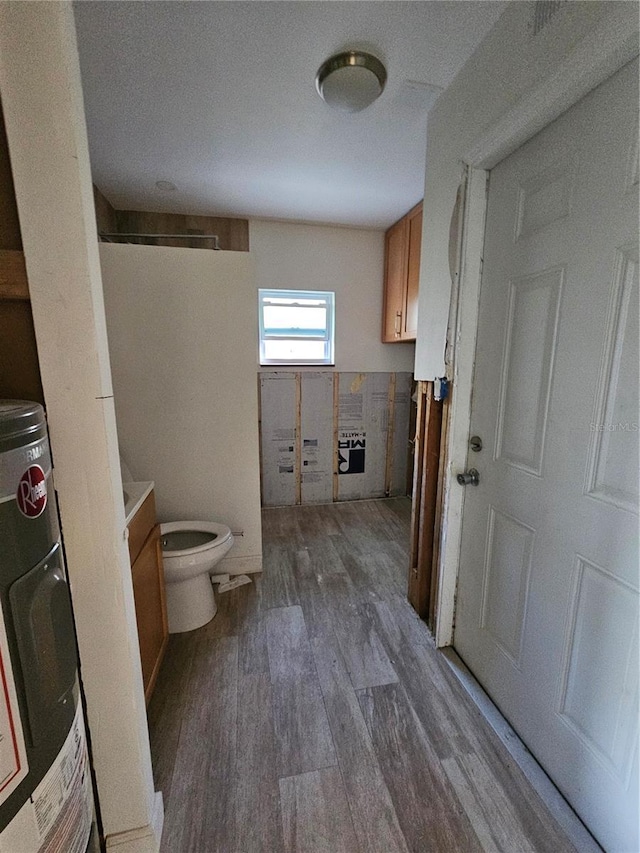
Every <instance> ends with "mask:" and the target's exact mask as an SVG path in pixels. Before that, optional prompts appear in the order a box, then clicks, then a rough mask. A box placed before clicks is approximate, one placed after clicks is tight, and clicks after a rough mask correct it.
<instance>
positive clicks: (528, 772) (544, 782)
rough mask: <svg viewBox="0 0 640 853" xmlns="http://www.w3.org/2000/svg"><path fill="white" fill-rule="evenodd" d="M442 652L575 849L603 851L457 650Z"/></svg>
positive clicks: (594, 851) (597, 852)
mask: <svg viewBox="0 0 640 853" xmlns="http://www.w3.org/2000/svg"><path fill="white" fill-rule="evenodd" d="M440 652H441V653H442V655H443V656H444V658H445V660H446V662H447V663H448V664H449V667H450V668H451V670H452V672H453V673H454V675H455V676H456V678H457V679H458V681H459V682H460V684H461V685H462V686H463V687H464V689H465V690H466V691H467V693H468V694H469V696H470V697H471V699H472V700H473V701H474V703H475V704H476V706H477V708H478V710H479V711H480V713H481V714H482V716H483V717H484V718H485V720H486V721H487V722H488V723H489V725H490V726H491V728H492V729H493V731H494V732H495V733H496V735H497V736H498V738H499V739H500V741H501V742H502V743H503V744H504V746H505V747H506V749H507V751H508V752H509V755H510V756H511V757H512V758H513V760H514V761H515V763H516V764H517V765H518V767H519V768H520V770H522V772H523V773H524V775H525V776H526V777H527V779H528V781H529V783H530V784H531V787H532V788H533V789H534V790H535V791H536V793H537V794H538V796H539V797H540V799H541V800H542V801H543V802H544V804H545V805H546V807H547V808H548V809H549V811H550V812H551V814H552V815H553V817H554V818H555V820H556V821H557V823H558V824H559V825H560V826H561V827H562V829H563V830H564V831H565V832H566V834H567V836H568V837H569V839H570V841H571V842H572V844H573V845H574V846H575V847H576V849H577V850H580V853H602V848H601V847H600V845H599V844H598V842H597V841H596V840H595V838H594V837H593V836H592V835H591V833H590V832H589V830H588V829H587V828H586V826H585V825H584V824H583V823H582V821H581V820H580V818H579V817H578V815H577V814H576V813H575V812H574V810H573V809H572V808H571V806H570V805H569V803H568V802H567V801H566V800H565V798H564V797H563V796H562V794H561V793H560V791H559V790H558V789H557V788H556V786H555V785H554V784H553V782H552V781H551V779H550V778H549V777H548V776H547V774H546V773H545V771H544V770H543V769H542V767H541V766H540V765H539V764H538V762H537V761H536V759H535V758H534V757H533V755H532V754H531V753H530V752H529V750H528V749H527V747H526V746H525V745H524V743H523V742H522V741H521V740H520V738H519V736H518V735H517V734H516V732H515V731H514V730H513V729H512V728H511V726H510V725H509V723H508V722H507V720H505V718H504V717H503V716H502V714H501V713H500V710H499V709H498V708H497V707H496V706H495V705H494V704H493V702H492V701H491V699H490V698H489V696H488V695H487V694H486V693H485V692H484V690H483V689H482V687H481V686H480V684H479V683H478V681H477V680H476V679H475V677H474V675H473V673H472V672H471V671H470V670H469V669H468V668H467V666H466V665H465V663H464V661H463V660H462V659H461V658H460V657H459V655H458V654H457V652H456V651H455V649H453V648H452V647H451V646H448V647H446V648H444V649H440Z"/></svg>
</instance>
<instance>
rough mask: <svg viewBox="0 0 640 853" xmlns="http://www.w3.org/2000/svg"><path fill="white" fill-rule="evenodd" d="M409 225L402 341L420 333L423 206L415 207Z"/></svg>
mask: <svg viewBox="0 0 640 853" xmlns="http://www.w3.org/2000/svg"><path fill="white" fill-rule="evenodd" d="M407 218H408V223H407V232H408V233H407V239H408V241H409V251H408V258H407V291H406V302H405V305H404V312H403V313H404V317H403V319H404V323H403V328H402V339H403V340H412V341H414V340H415V338H416V333H417V331H418V287H419V285H420V249H421V246H422V204H419V205H418V206H417V207H414V208H413V210H412V211H411V213H410V214H409V216H408V217H407Z"/></svg>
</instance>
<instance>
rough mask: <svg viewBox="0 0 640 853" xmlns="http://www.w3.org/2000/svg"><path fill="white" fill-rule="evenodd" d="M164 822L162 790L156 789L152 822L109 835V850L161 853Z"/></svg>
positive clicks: (107, 840)
mask: <svg viewBox="0 0 640 853" xmlns="http://www.w3.org/2000/svg"><path fill="white" fill-rule="evenodd" d="M163 824H164V802H163V800H162V791H156V792H155V795H154V798H153V812H152V814H151V823H148V824H147V825H146V826H140V827H138V828H137V829H130V830H128V831H127V832H117V833H115V834H113V835H107V837H106V838H105V846H106V849H107V851H111V850H112V851H114V853H159V850H160V839H161V838H162V826H163Z"/></svg>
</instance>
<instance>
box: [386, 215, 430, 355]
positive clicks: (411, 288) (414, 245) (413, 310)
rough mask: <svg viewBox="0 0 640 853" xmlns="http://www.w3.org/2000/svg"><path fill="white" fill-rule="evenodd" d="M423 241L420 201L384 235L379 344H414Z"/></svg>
mask: <svg viewBox="0 0 640 853" xmlns="http://www.w3.org/2000/svg"><path fill="white" fill-rule="evenodd" d="M421 242H422V202H420V203H419V204H417V205H416V206H415V207H414V208H412V209H411V210H410V211H409V213H407V214H406V216H403V217H402V219H400V220H399V221H398V222H396V224H395V225H392V226H391V228H390V229H389V230H388V231H387V233H386V235H385V262H384V299H383V310H382V341H383V343H394V342H397V341H415V339H416V332H417V329H418V286H419V281H420V247H421Z"/></svg>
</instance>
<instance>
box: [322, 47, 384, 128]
mask: <svg viewBox="0 0 640 853" xmlns="http://www.w3.org/2000/svg"><path fill="white" fill-rule="evenodd" d="M386 82H387V70H386V68H385V67H384V65H383V64H382V62H380V60H379V59H378V58H377V57H375V56H373V55H372V54H370V53H364V52H363V51H360V50H348V51H345V52H344V53H337V54H336V55H335V56H332V57H330V58H329V59H327V61H326V62H323V63H322V65H321V66H320V68H319V69H318V73H317V74H316V89H317V90H318V94H319V95H320V97H321V98H322V99H323V100H324V101H325V102H326V103H327V104H329V106H330V107H335V108H336V109H338V110H343V111H344V112H348V113H357V112H359V111H360V110H363V109H364V108H365V107H368V106H369V105H370V104H372V103H373V102H374V101H375V99H376V98H378V97H379V96H380V95H381V94H382V90H383V89H384V86H385V83H386Z"/></svg>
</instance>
